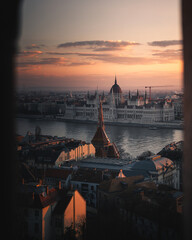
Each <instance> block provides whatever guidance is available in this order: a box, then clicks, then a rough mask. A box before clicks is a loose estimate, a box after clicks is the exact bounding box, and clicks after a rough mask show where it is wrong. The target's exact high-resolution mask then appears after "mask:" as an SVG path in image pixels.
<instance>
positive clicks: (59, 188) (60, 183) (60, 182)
mask: <svg viewBox="0 0 192 240" xmlns="http://www.w3.org/2000/svg"><path fill="white" fill-rule="evenodd" d="M59 190H61V181H59Z"/></svg>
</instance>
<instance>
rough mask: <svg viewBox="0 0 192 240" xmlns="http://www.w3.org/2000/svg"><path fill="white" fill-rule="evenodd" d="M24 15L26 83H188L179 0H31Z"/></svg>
mask: <svg viewBox="0 0 192 240" xmlns="http://www.w3.org/2000/svg"><path fill="white" fill-rule="evenodd" d="M144 2H145V4H144ZM109 3H110V4H109ZM134 13H135V14H134ZM22 14H23V15H22V21H23V23H22V29H21V38H20V41H19V50H18V54H17V56H16V70H17V84H18V88H22V87H25V88H43V87H47V88H49V87H51V88H53V87H54V88H62V89H67V90H68V89H72V90H73V89H85V90H87V89H92V90H94V89H96V87H97V86H98V87H99V88H100V89H103V90H109V88H110V86H111V85H112V83H113V81H114V76H115V74H116V75H117V77H118V82H119V84H120V85H121V87H122V89H125V90H128V89H133V88H143V87H144V86H145V85H149V84H150V85H167V86H168V85H173V86H174V88H175V89H178V88H181V87H182V41H181V33H180V13H179V1H178V0H176V1H175V0H170V1H165V0H162V1H157V0H155V1H154V0H153V1H152V0H146V1H141V0H136V1H120V2H119V1H115V0H114V1H108V0H105V1H97V3H96V2H95V1H88V0H83V1H81V3H80V2H77V1H74V0H72V1H59V0H56V1H51V0H47V1H44V0H43V1H37V0H34V1H29V0H26V1H25V2H24V4H23V12H22ZM119 39H120V40H119Z"/></svg>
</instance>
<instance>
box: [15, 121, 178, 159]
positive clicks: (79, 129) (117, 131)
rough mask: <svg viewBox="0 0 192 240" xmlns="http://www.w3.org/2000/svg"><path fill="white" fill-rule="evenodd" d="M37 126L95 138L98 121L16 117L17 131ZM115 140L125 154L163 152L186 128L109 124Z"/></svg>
mask: <svg viewBox="0 0 192 240" xmlns="http://www.w3.org/2000/svg"><path fill="white" fill-rule="evenodd" d="M36 126H39V127H40V128H41V133H42V134H45V135H52V136H58V137H63V136H65V137H67V138H74V139H79V140H80V139H81V140H84V141H86V142H91V139H92V138H93V136H94V134H95V131H96V128H97V124H86V123H72V122H71V123H70V122H60V121H50V120H35V119H24V118H18V119H17V120H16V129H17V134H20V135H23V136H25V135H26V133H27V131H31V132H32V133H35V128H36ZM105 130H106V133H107V135H108V137H109V139H110V141H111V142H115V143H116V145H117V147H118V149H119V151H120V153H121V155H122V156H123V157H124V158H125V157H126V156H128V155H131V156H132V157H136V156H138V155H140V154H141V153H143V152H144V151H147V150H149V151H151V152H153V153H157V152H159V151H160V150H161V149H162V148H163V147H164V146H165V145H167V144H169V143H171V142H173V141H175V142H177V141H180V140H183V131H182V130H176V129H156V130H150V129H149V128H140V127H127V126H109V125H106V126H105Z"/></svg>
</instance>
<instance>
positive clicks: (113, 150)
mask: <svg viewBox="0 0 192 240" xmlns="http://www.w3.org/2000/svg"><path fill="white" fill-rule="evenodd" d="M91 143H92V144H93V146H94V147H95V156H96V157H112V158H119V152H118V149H117V147H116V145H115V144H114V143H110V140H109V138H108V137H107V134H106V132H105V126H104V120H103V108H102V102H101V98H100V102H99V109H98V124H97V130H96V133H95V135H94V137H93V139H92V140H91Z"/></svg>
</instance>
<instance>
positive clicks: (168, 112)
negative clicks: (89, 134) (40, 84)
mask: <svg viewBox="0 0 192 240" xmlns="http://www.w3.org/2000/svg"><path fill="white" fill-rule="evenodd" d="M98 95H99V94H98V93H97V92H96V93H95V95H94V96H90V95H89V94H88V95H87V100H86V101H84V102H82V104H80V103H78V104H71V103H70V104H69V103H66V106H65V114H64V116H63V119H66V120H67V119H73V120H87V121H94V122H95V121H97V116H98V105H99V96H98ZM102 102H103V117H104V120H105V122H109V123H127V124H128V123H130V124H155V123H157V122H169V121H173V120H174V106H173V105H172V102H168V101H166V100H162V101H161V102H158V101H148V98H147V94H146V92H145V96H141V95H140V94H139V91H137V94H136V96H131V94H130V92H129V96H128V98H127V99H125V98H124V97H123V92H122V90H121V88H120V86H119V85H118V84H117V79H116V77H115V84H114V85H113V86H112V87H111V89H110V92H109V94H108V96H107V97H104V95H103V96H102Z"/></svg>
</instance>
